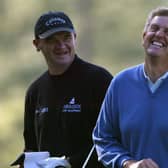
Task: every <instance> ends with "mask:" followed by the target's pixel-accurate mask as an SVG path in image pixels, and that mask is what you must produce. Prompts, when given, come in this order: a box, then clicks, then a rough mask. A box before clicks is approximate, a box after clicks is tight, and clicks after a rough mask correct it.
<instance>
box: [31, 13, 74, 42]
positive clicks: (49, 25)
mask: <svg viewBox="0 0 168 168" xmlns="http://www.w3.org/2000/svg"><path fill="white" fill-rule="evenodd" d="M60 31H67V32H75V29H74V26H73V24H72V21H71V19H70V18H69V17H68V16H67V15H66V14H65V13H64V12H60V11H50V12H48V13H44V14H43V15H41V16H40V17H39V19H38V20H37V22H36V24H35V27H34V35H35V38H40V39H45V38H47V37H49V36H51V35H53V34H54V33H56V32H60Z"/></svg>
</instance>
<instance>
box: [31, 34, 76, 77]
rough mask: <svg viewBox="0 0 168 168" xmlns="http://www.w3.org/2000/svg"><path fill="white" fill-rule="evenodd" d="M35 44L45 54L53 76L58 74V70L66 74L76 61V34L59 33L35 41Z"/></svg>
mask: <svg viewBox="0 0 168 168" xmlns="http://www.w3.org/2000/svg"><path fill="white" fill-rule="evenodd" d="M33 43H34V45H35V46H36V48H37V49H38V50H40V51H41V52H42V53H43V55H44V57H45V59H46V62H47V64H48V68H49V71H50V72H51V74H57V71H58V70H61V71H62V72H64V70H66V69H67V67H69V65H70V64H71V63H72V61H73V60H74V57H75V46H76V34H75V33H70V32H57V33H55V34H53V35H52V36H50V37H48V38H46V39H35V40H34V41H33Z"/></svg>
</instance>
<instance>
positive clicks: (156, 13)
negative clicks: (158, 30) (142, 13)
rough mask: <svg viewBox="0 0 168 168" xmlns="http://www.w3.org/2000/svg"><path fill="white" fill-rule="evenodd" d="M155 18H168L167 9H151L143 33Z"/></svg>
mask: <svg viewBox="0 0 168 168" xmlns="http://www.w3.org/2000/svg"><path fill="white" fill-rule="evenodd" d="M155 16H168V7H158V8H155V9H153V10H152V11H151V12H150V13H149V15H148V17H147V20H146V23H145V27H144V32H146V31H147V29H148V27H149V25H150V23H151V21H152V19H153V18H154V17H155Z"/></svg>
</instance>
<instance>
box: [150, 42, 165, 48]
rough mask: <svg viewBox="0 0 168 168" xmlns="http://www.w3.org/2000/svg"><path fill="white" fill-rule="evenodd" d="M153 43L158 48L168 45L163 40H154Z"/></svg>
mask: <svg viewBox="0 0 168 168" xmlns="http://www.w3.org/2000/svg"><path fill="white" fill-rule="evenodd" d="M152 45H153V46H155V47H157V48H163V47H166V45H165V44H164V43H162V42H158V41H152Z"/></svg>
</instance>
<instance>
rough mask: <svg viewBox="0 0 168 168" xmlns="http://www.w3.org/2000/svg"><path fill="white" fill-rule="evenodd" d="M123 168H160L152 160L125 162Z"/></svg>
mask: <svg viewBox="0 0 168 168" xmlns="http://www.w3.org/2000/svg"><path fill="white" fill-rule="evenodd" d="M123 168H159V166H158V165H157V163H155V162H154V161H153V160H152V159H142V160H140V161H135V160H128V161H125V162H124V163H123Z"/></svg>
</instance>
